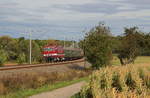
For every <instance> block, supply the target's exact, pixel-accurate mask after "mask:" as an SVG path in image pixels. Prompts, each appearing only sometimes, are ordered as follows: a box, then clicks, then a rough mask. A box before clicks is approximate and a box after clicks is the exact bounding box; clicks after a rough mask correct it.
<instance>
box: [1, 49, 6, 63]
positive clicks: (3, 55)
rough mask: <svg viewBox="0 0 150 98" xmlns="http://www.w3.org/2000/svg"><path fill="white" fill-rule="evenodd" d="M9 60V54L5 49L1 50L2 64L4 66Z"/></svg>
mask: <svg viewBox="0 0 150 98" xmlns="http://www.w3.org/2000/svg"><path fill="white" fill-rule="evenodd" d="M6 60H7V54H6V52H5V51H4V50H0V66H3V65H4V63H5V62H6Z"/></svg>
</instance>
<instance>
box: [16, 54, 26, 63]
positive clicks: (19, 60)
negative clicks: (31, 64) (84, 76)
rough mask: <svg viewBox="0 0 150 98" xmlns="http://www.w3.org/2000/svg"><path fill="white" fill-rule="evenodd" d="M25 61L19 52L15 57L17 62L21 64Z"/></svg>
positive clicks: (24, 57) (23, 55)
mask: <svg viewBox="0 0 150 98" xmlns="http://www.w3.org/2000/svg"><path fill="white" fill-rule="evenodd" d="M25 61H26V56H25V54H24V53H22V54H20V55H19V56H18V58H17V62H18V64H23V63H24V62H25Z"/></svg>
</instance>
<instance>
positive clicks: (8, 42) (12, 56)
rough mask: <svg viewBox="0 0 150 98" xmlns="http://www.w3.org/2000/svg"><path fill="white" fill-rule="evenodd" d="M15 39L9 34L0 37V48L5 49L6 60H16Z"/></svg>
mask: <svg viewBox="0 0 150 98" xmlns="http://www.w3.org/2000/svg"><path fill="white" fill-rule="evenodd" d="M17 45H18V44H17V40H16V39H12V38H11V37H9V36H2V37H0V48H1V49H3V50H5V52H7V55H8V60H16V58H17V47H18V46H17Z"/></svg>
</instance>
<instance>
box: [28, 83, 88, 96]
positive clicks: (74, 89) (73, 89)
mask: <svg viewBox="0 0 150 98" xmlns="http://www.w3.org/2000/svg"><path fill="white" fill-rule="evenodd" d="M84 84H85V82H84V81H82V82H79V83H76V84H73V85H70V86H67V87H64V88H59V89H56V90H54V91H51V92H45V93H41V94H38V95H34V96H31V97H29V98H70V97H71V96H72V95H74V94H76V93H78V92H79V91H80V89H81V87H82V86H83V85H84Z"/></svg>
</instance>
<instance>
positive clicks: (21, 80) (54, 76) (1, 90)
mask: <svg viewBox="0 0 150 98" xmlns="http://www.w3.org/2000/svg"><path fill="white" fill-rule="evenodd" d="M89 73H90V72H89V71H88V72H87V71H79V70H70V71H68V72H67V73H64V72H52V73H47V72H42V73H37V72H32V73H31V72H30V73H16V74H12V75H6V76H3V77H0V94H8V93H10V92H15V91H19V90H22V89H30V88H38V87H41V86H43V85H45V84H53V83H57V82H60V81H68V80H73V79H76V78H81V77H84V76H87V75H88V74H89Z"/></svg>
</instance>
